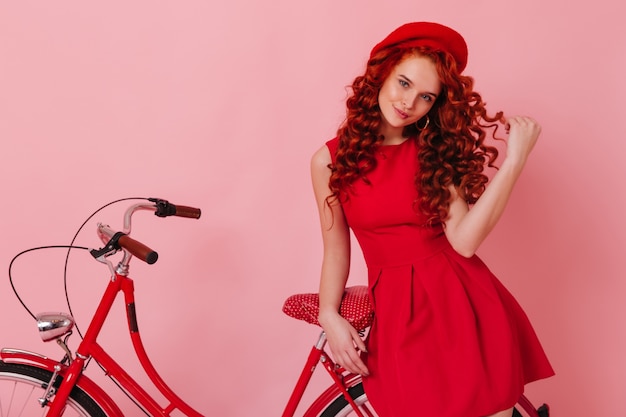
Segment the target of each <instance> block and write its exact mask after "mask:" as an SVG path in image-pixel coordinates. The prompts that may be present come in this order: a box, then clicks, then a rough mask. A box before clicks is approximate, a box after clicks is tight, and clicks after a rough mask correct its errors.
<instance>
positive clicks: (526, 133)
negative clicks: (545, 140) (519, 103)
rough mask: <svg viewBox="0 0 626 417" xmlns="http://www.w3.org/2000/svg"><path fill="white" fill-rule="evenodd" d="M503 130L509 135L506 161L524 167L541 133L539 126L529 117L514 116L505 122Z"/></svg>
mask: <svg viewBox="0 0 626 417" xmlns="http://www.w3.org/2000/svg"><path fill="white" fill-rule="evenodd" d="M505 130H506V131H507V132H508V133H509V139H508V140H507V152H506V159H507V160H509V161H511V162H514V163H517V164H521V165H524V164H525V163H526V159H528V155H530V152H531V151H532V150H533V148H534V146H535V143H537V138H539V134H540V133H541V126H540V125H539V123H537V121H536V120H535V119H533V118H531V117H526V116H515V117H511V118H509V119H507V120H506V124H505Z"/></svg>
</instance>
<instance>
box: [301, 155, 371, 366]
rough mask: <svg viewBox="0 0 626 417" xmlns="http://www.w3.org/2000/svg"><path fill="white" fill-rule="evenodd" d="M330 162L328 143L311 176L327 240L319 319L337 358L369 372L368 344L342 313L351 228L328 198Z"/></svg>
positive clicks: (344, 364)
mask: <svg viewBox="0 0 626 417" xmlns="http://www.w3.org/2000/svg"><path fill="white" fill-rule="evenodd" d="M330 163H331V157H330V151H329V150H328V148H327V147H326V146H323V147H322V148H320V149H319V150H318V151H317V152H316V153H315V154H314V155H313V158H312V160H311V179H312V181H313V191H314V193H315V199H316V201H317V207H318V210H319V216H320V225H321V229H322V240H323V243H324V258H323V261H322V273H321V279H320V313H319V322H320V324H321V325H322V328H323V329H324V331H325V332H326V338H327V340H328V345H329V347H330V350H331V352H332V354H333V357H334V359H335V361H336V362H337V363H338V364H340V365H341V366H343V367H344V368H346V369H347V370H348V371H350V372H352V373H358V374H367V372H368V371H367V368H366V367H365V364H364V363H363V361H362V360H361V358H360V357H359V354H358V352H357V350H356V348H358V349H360V350H363V351H364V350H365V344H364V343H363V340H361V337H360V336H359V333H358V332H357V331H356V329H355V328H354V327H352V326H351V325H350V323H348V321H347V320H345V319H344V318H343V317H341V315H340V314H339V306H340V304H341V298H342V296H343V293H344V289H345V286H346V281H347V279H348V272H349V270H350V232H349V229H348V225H347V223H346V219H345V217H344V214H343V210H342V209H341V205H340V204H339V202H338V201H332V202H331V204H330V206H329V205H328V204H327V202H326V198H327V197H328V196H329V195H330V194H331V191H330V189H329V187H328V180H329V179H330V173H331V172H330V169H329V168H328V165H329V164H330ZM355 347H356V348H355Z"/></svg>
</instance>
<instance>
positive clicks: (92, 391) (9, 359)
mask: <svg viewBox="0 0 626 417" xmlns="http://www.w3.org/2000/svg"><path fill="white" fill-rule="evenodd" d="M0 359H1V360H2V361H3V362H6V363H16V364H21V365H31V366H35V367H37V368H41V369H45V370H47V371H50V372H54V367H55V366H56V365H59V362H58V361H55V360H53V359H50V358H48V357H47V356H44V355H40V354H39V353H35V352H30V351H28V350H22V349H8V348H4V349H2V350H0ZM66 370H67V366H66V365H61V370H60V371H59V375H61V376H63V377H65V371H66ZM76 386H78V387H79V388H80V389H82V390H83V391H85V392H86V393H87V394H89V395H90V396H91V397H92V398H93V399H94V400H95V401H96V402H97V403H98V405H99V406H100V407H102V409H103V410H104V411H105V412H106V413H107V415H109V416H118V417H124V414H123V413H122V410H120V409H119V407H118V406H117V404H115V402H113V400H112V399H111V397H109V395H108V394H107V393H106V392H104V390H103V389H102V388H100V387H99V386H98V385H97V384H96V383H95V382H93V381H92V380H91V379H90V378H89V377H88V376H86V375H84V374H81V375H80V377H79V378H78V382H77V383H76Z"/></svg>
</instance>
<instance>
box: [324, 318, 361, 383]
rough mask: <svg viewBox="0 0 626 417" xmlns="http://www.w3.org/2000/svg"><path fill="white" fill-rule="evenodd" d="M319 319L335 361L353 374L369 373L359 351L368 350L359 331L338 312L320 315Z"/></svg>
mask: <svg viewBox="0 0 626 417" xmlns="http://www.w3.org/2000/svg"><path fill="white" fill-rule="evenodd" d="M319 321H320V324H321V325H322V328H323V329H324V332H325V333H326V340H327V341H328V346H329V347H330V351H331V353H332V355H333V358H334V359H335V362H336V363H337V364H339V365H341V366H343V367H344V368H345V369H346V370H347V371H348V372H352V373H353V374H360V375H364V376H366V375H369V371H368V369H367V367H366V366H365V363H363V361H362V360H361V357H360V356H359V351H362V352H365V351H366V347H365V343H364V342H363V339H361V336H360V335H359V332H357V330H356V329H355V328H354V327H353V326H352V325H351V324H350V323H349V322H348V321H347V320H346V319H344V318H343V317H341V315H339V314H338V313H334V312H333V313H329V314H324V315H320V317H319Z"/></svg>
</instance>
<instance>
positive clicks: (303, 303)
mask: <svg viewBox="0 0 626 417" xmlns="http://www.w3.org/2000/svg"><path fill="white" fill-rule="evenodd" d="M147 200H149V202H150V203H149V204H146V203H141V204H135V205H132V206H131V207H129V208H128V209H127V210H126V212H125V214H124V228H123V230H122V231H120V232H116V231H115V230H113V229H111V228H110V227H109V226H107V225H103V224H99V225H98V228H97V231H98V235H99V237H100V239H101V240H102V242H103V243H104V246H103V247H102V248H101V249H97V250H95V249H91V250H89V251H90V253H91V255H92V256H93V257H94V258H95V259H96V260H98V261H99V262H101V263H103V264H105V265H107V266H108V269H109V271H110V279H109V283H108V285H107V287H106V289H105V292H104V294H103V296H102V299H101V301H100V304H99V305H98V308H97V310H96V312H95V313H94V316H93V317H92V319H91V322H90V324H89V327H88V328H87V330H86V332H85V335H84V337H83V339H82V341H81V342H80V344H79V345H78V348H77V349H76V351H75V353H72V351H71V350H70V349H69V347H68V338H69V336H70V335H71V334H72V329H73V327H74V319H73V318H72V316H71V315H69V314H65V313H52V314H51V313H44V314H39V315H33V314H32V313H31V315H32V316H33V318H35V319H36V320H37V326H38V328H39V334H40V335H41V338H42V339H43V341H44V342H48V341H52V340H54V341H56V343H57V344H58V345H59V346H61V348H62V349H63V351H64V356H63V358H62V359H61V360H60V361H56V360H53V359H50V358H48V357H46V356H43V355H40V354H38V353H34V352H29V351H26V350H21V349H10V348H4V349H2V350H0V417H15V416H27V417H32V416H35V415H40V416H47V417H57V416H61V415H63V416H66V417H67V416H81V417H90V416H91V417H123V416H125V415H129V414H128V413H124V412H122V410H121V409H120V408H119V407H118V405H117V404H116V403H115V402H114V401H113V399H112V398H111V397H110V396H109V395H108V394H107V393H106V392H105V391H104V390H103V389H102V388H101V387H100V386H98V385H97V384H96V383H95V382H94V381H93V380H92V379H90V378H89V377H88V376H86V375H85V373H84V371H85V368H86V366H87V365H88V364H89V363H90V360H91V359H93V360H95V361H96V362H97V363H98V364H100V366H101V367H102V368H103V369H104V370H105V373H106V374H107V375H108V376H110V377H111V378H112V379H113V380H114V381H115V382H116V383H117V384H118V385H119V386H120V388H122V389H123V390H124V392H126V393H127V394H128V395H129V396H130V397H131V398H132V399H133V400H134V401H135V403H136V404H137V406H138V407H139V408H140V409H141V410H142V411H143V412H144V413H145V414H146V415H148V416H171V415H180V414H181V413H182V414H183V415H185V416H191V417H198V416H202V414H200V413H199V412H198V411H196V410H194V409H193V408H191V407H190V406H189V405H188V404H187V403H185V402H184V401H183V400H182V399H181V398H180V397H178V396H177V395H176V394H175V393H174V392H173V391H172V390H171V389H170V388H169V387H168V386H167V385H166V383H165V382H164V381H163V380H162V378H161V377H160V376H159V375H158V373H157V371H156V370H155V368H154V366H153V365H152V363H151V362H150V360H149V358H148V355H147V353H146V351H145V349H144V346H143V343H142V341H141V337H140V335H139V328H138V325H137V316H136V311H135V298H134V286H133V281H132V280H131V279H130V278H129V277H128V271H129V262H130V261H131V259H132V257H133V256H134V257H137V258H139V259H141V260H143V261H145V262H147V263H149V264H152V263H154V262H156V260H157V258H158V255H157V253H156V252H154V251H153V250H151V249H150V248H148V247H147V246H146V245H144V244H142V243H140V242H138V241H136V240H134V239H132V238H131V237H130V236H129V235H130V231H131V219H132V215H133V214H134V213H135V212H137V211H139V210H149V211H153V212H154V213H155V214H156V215H157V216H158V217H167V216H182V217H189V218H195V219H197V218H199V217H200V210H199V209H196V208H192V207H185V206H175V205H173V204H171V203H169V202H167V201H165V200H161V199H147ZM110 204H113V203H110ZM105 207H106V206H105ZM98 211H99V210H98ZM98 211H96V213H97V212H98ZM94 214H95V213H94ZM91 217H93V215H92V216H91ZM91 217H90V218H91ZM88 220H89V219H88ZM85 223H86V222H85ZM85 223H83V225H84V224H85ZM81 228H82V226H81ZM79 231H80V230H79ZM75 237H76V236H75ZM72 244H73V241H72ZM63 247H65V248H67V247H68V246H63ZM69 247H72V248H78V247H76V246H72V245H69ZM35 249H42V248H33V249H29V250H26V251H23V252H21V253H20V254H18V255H16V256H15V257H14V258H13V261H15V259H16V258H17V257H19V256H20V255H21V254H23V253H26V252H29V251H31V250H35ZM80 249H85V250H88V248H80ZM120 251H122V252H123V256H122V259H121V260H120V261H119V263H118V264H117V266H113V263H112V262H111V261H110V260H109V259H108V258H109V257H110V256H111V255H113V254H115V253H118V252H120ZM13 261H11V265H12V264H13ZM11 265H10V266H9V276H10V275H11ZM119 293H122V294H123V296H124V303H125V306H126V315H127V322H128V330H129V332H130V337H131V340H132V344H133V347H134V350H135V353H136V354H137V357H138V359H139V362H140V364H141V365H142V367H143V369H144V370H145V371H146V373H147V375H148V376H149V378H150V380H151V381H152V383H153V384H154V385H155V386H156V387H157V388H158V390H159V391H160V392H161V394H163V397H164V398H165V399H166V401H167V402H168V404H166V405H165V406H161V405H159V403H158V402H157V401H156V400H155V399H154V398H153V397H151V396H150V395H149V394H148V393H147V392H146V391H145V389H144V388H142V387H141V386H140V385H139V384H138V383H137V382H136V381H135V380H134V379H133V378H132V377H131V376H130V375H129V374H128V373H127V372H126V371H124V369H123V368H122V367H121V366H120V365H119V364H118V363H117V362H115V360H114V359H113V358H112V357H111V356H109V354H107V353H106V352H105V350H104V349H103V348H102V347H101V346H100V345H99V344H98V341H97V340H98V335H99V333H100V330H101V328H102V326H103V324H104V322H105V321H106V319H107V317H108V314H109V312H110V310H111V307H112V304H113V302H114V300H115V299H116V297H117V296H118V295H119ZM16 296H17V297H18V299H19V300H20V302H22V300H21V298H20V297H19V295H18V294H17V292H16ZM318 301H319V300H318V296H317V294H298V295H294V296H291V297H289V298H288V299H287V301H286V302H285V305H284V307H283V310H284V311H285V313H287V314H288V315H290V316H292V317H295V318H298V319H301V320H305V321H307V322H310V323H315V324H318V323H317V313H318V309H319V303H318ZM22 304H23V305H24V303H23V302H22ZM24 307H25V308H26V306H25V305H24ZM26 309H27V311H28V312H29V313H30V310H28V308H26ZM341 313H342V314H343V315H344V317H346V318H347V319H348V320H349V321H350V322H351V323H352V325H353V326H355V327H356V328H357V329H359V331H362V332H364V333H363V334H365V331H366V330H367V329H368V328H369V326H370V325H371V322H372V318H373V312H372V311H371V308H370V305H369V301H368V298H367V288H366V287H364V286H357V287H350V288H347V289H346V292H345V295H344V299H343V302H342V305H341ZM325 344H326V338H325V335H324V332H322V333H321V334H320V336H319V338H318V340H317V342H316V343H315V345H314V346H313V347H312V348H311V351H310V353H309V356H308V358H307V360H306V362H305V365H304V368H303V370H302V372H301V374H300V378H299V379H298V381H297V383H296V386H295V388H294V390H293V393H292V395H291V397H290V399H289V401H288V404H287V406H286V407H285V410H284V412H283V414H282V416H283V417H294V416H295V413H296V409H297V407H298V404H299V403H300V400H301V399H302V396H303V394H304V392H305V389H306V387H307V385H308V383H309V381H310V379H311V376H312V374H313V372H314V370H315V367H316V365H317V364H318V363H321V364H322V365H323V367H324V369H326V371H327V372H328V374H329V375H330V377H331V379H332V382H333V383H332V385H331V386H330V387H329V388H328V389H326V390H325V391H324V392H323V393H322V394H321V395H320V396H319V397H318V398H317V399H316V400H315V401H314V402H313V403H312V404H311V405H310V407H309V408H308V409H307V411H306V412H305V413H304V414H303V416H304V417H313V416H315V417H332V416H349V415H352V416H360V417H364V416H370V417H371V416H376V413H375V412H374V410H373V409H372V408H371V406H370V405H369V403H368V401H367V397H366V395H365V393H364V391H363V386H362V383H361V377H360V376H359V375H354V374H350V373H347V372H346V371H345V370H344V369H342V368H341V367H338V366H337V365H336V364H335V363H334V362H333V360H332V359H331V357H330V356H329V355H328V354H327V353H326V351H325V350H324V347H325ZM173 413H174V414H173ZM515 413H516V414H515V415H516V416H524V417H548V407H547V405H545V404H544V405H542V406H541V407H539V409H535V408H534V407H533V406H532V404H531V403H530V402H529V401H528V400H527V399H526V397H524V396H522V397H521V398H520V400H519V402H518V405H517V407H516V410H515Z"/></svg>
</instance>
